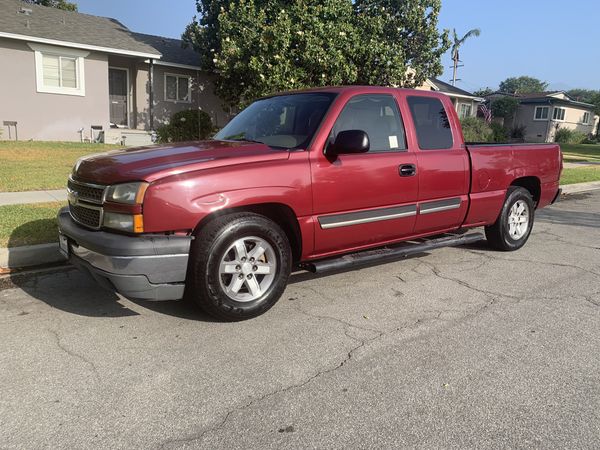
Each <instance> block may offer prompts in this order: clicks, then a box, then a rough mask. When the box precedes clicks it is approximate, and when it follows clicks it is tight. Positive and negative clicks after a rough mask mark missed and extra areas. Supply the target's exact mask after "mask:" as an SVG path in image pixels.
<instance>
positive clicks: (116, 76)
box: [108, 68, 129, 127]
mask: <svg viewBox="0 0 600 450" xmlns="http://www.w3.org/2000/svg"><path fill="white" fill-rule="evenodd" d="M127 78H128V77H127V70H125V69H113V68H111V69H108V94H109V101H110V122H111V123H112V124H115V125H118V126H124V127H126V126H128V125H129V124H128V117H127V111H128V107H127V91H128V86H127Z"/></svg>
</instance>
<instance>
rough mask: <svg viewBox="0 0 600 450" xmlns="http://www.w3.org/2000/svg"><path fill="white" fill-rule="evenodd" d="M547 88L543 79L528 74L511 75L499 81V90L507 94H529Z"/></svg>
mask: <svg viewBox="0 0 600 450" xmlns="http://www.w3.org/2000/svg"><path fill="white" fill-rule="evenodd" d="M547 88H548V83H546V82H545V81H541V80H539V79H537V78H533V77H528V76H520V77H511V78H507V79H506V80H504V81H503V82H501V83H500V92H505V93H508V94H531V93H533V92H544V91H545V90H546V89H547Z"/></svg>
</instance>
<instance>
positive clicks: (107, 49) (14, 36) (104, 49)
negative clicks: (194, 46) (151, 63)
mask: <svg viewBox="0 0 600 450" xmlns="http://www.w3.org/2000/svg"><path fill="white" fill-rule="evenodd" d="M0 38H6V39H15V40H19V41H26V42H37V43H39V44H47V45H56V46H59V47H67V48H77V49H82V50H90V51H95V52H102V53H110V54H113V55H123V56H135V57H139V58H145V59H159V58H161V57H162V55H161V54H155V53H145V52H136V51H133V50H123V49H119V48H110V47H101V46H97V45H89V44H80V43H77V42H67V41H59V40H56V39H47V38H41V37H37V36H27V35H24V34H14V33H5V32H3V31H0Z"/></svg>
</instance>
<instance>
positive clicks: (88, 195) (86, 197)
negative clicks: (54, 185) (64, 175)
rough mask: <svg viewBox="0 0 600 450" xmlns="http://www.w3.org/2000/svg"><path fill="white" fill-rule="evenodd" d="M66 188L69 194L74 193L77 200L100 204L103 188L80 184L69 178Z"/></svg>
mask: <svg viewBox="0 0 600 450" xmlns="http://www.w3.org/2000/svg"><path fill="white" fill-rule="evenodd" d="M67 187H68V189H69V191H70V192H72V193H74V194H75V195H76V196H77V198H79V199H80V200H83V201H88V202H92V203H98V204H102V197H103V196H104V190H105V188H106V187H105V186H101V185H96V184H88V183H81V182H79V181H75V180H73V179H71V178H69V181H68V183H67Z"/></svg>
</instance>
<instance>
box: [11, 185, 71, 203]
mask: <svg viewBox="0 0 600 450" xmlns="http://www.w3.org/2000/svg"><path fill="white" fill-rule="evenodd" d="M66 200H67V191H66V189H56V190H51V191H29V192H0V206H4V205H18V204H21V203H23V204H25V203H48V202H64V201H66Z"/></svg>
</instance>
